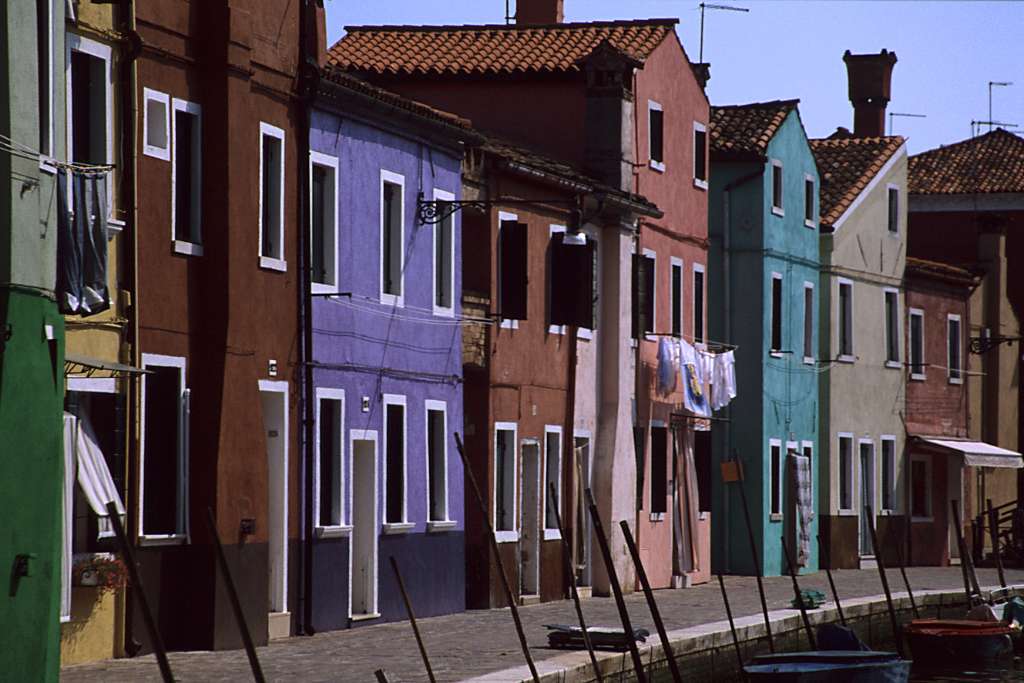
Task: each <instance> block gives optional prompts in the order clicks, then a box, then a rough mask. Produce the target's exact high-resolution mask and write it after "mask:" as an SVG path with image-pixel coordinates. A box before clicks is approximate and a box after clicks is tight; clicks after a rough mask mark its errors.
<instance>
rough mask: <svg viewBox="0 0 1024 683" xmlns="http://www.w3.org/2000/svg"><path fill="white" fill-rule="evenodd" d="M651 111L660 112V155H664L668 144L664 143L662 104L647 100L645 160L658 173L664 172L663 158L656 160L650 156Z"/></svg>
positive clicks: (663, 112) (663, 111)
mask: <svg viewBox="0 0 1024 683" xmlns="http://www.w3.org/2000/svg"><path fill="white" fill-rule="evenodd" d="M652 111H660V112H661V156H662V157H664V156H665V150H666V149H667V148H668V145H666V144H665V110H664V109H663V108H662V106H661V104H660V103H659V102H655V101H654V100H647V161H648V164H649V165H650V167H651V168H652V169H654V170H655V171H657V172H658V173H664V172H665V159H664V158H662V160H661V161H656V160H655V159H654V158H653V157H652V156H651V151H652V149H651V137H652V136H651V131H652V126H651V112H652Z"/></svg>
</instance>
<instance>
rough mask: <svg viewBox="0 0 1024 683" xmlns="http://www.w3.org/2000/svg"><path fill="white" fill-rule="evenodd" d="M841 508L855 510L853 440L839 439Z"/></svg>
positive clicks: (843, 437)
mask: <svg viewBox="0 0 1024 683" xmlns="http://www.w3.org/2000/svg"><path fill="white" fill-rule="evenodd" d="M839 508H840V509H842V510H852V509H853V439H851V438H849V437H846V436H842V437H839Z"/></svg>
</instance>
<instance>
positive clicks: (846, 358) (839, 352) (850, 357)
mask: <svg viewBox="0 0 1024 683" xmlns="http://www.w3.org/2000/svg"><path fill="white" fill-rule="evenodd" d="M836 285H837V289H836V307H837V308H838V309H839V310H838V315H837V316H836V344H837V349H836V360H838V361H839V362H841V363H853V362H855V361H856V360H857V353H856V348H857V340H856V338H855V337H854V332H855V331H856V329H857V326H856V325H855V321H854V313H855V312H856V310H857V308H856V306H855V305H854V301H853V280H850V279H849V278H845V277H841V278H837V280H836ZM843 287H849V288H850V353H843V297H842V291H843Z"/></svg>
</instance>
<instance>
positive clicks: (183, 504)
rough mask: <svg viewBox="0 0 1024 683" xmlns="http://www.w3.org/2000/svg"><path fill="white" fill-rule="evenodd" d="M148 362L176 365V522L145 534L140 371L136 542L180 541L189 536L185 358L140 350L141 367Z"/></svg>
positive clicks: (143, 400) (143, 394) (143, 397)
mask: <svg viewBox="0 0 1024 683" xmlns="http://www.w3.org/2000/svg"><path fill="white" fill-rule="evenodd" d="M150 366H157V367H170V368H177V369H178V370H179V372H180V375H179V377H180V387H179V391H180V392H181V393H180V396H181V399H180V401H179V407H178V477H179V481H178V491H177V497H178V506H179V509H178V525H179V529H178V531H177V532H176V533H173V534H147V533H145V532H144V529H145V528H146V527H145V512H146V505H145V500H146V498H145V496H146V375H145V374H143V375H142V389H141V406H142V409H141V410H140V415H139V469H138V473H137V474H136V477H137V483H138V490H139V505H138V530H137V531H138V542H139V545H181V544H184V543H187V542H188V539H189V514H188V512H189V510H188V505H189V480H188V459H189V403H190V400H189V399H190V393H189V391H190V390H189V389H188V382H187V380H186V375H185V372H186V367H187V366H186V360H185V358H184V357H183V356H165V355H161V354H156V353H143V354H142V367H143V368H147V367H150Z"/></svg>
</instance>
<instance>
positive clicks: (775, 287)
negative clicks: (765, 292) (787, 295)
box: [771, 277, 782, 351]
mask: <svg viewBox="0 0 1024 683" xmlns="http://www.w3.org/2000/svg"><path fill="white" fill-rule="evenodd" d="M771 350H772V351H782V279H781V278H777V277H773V278H772V345H771Z"/></svg>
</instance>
